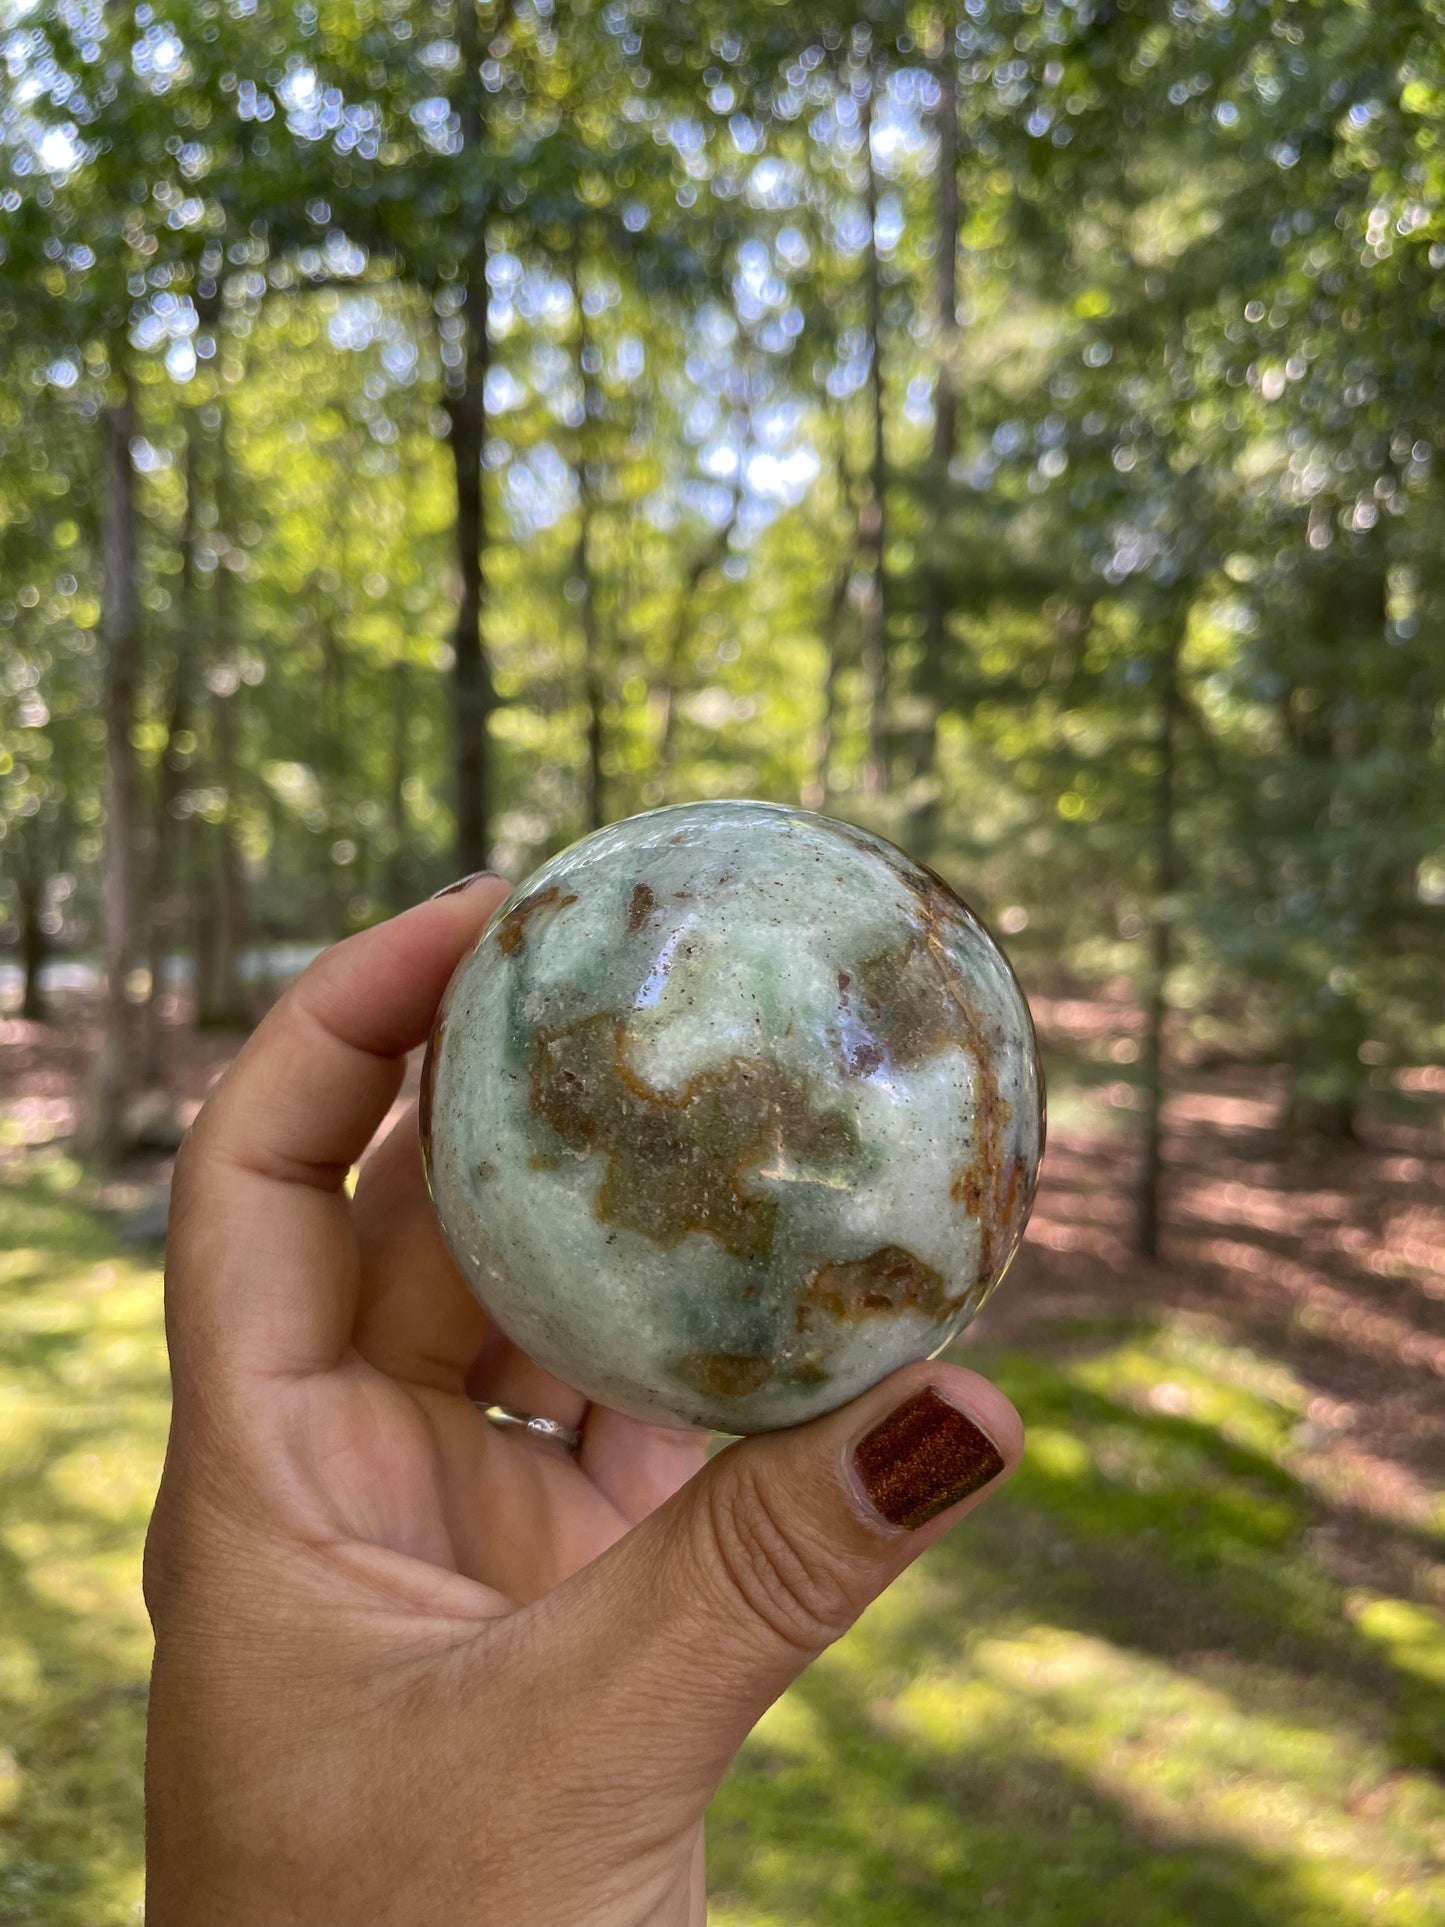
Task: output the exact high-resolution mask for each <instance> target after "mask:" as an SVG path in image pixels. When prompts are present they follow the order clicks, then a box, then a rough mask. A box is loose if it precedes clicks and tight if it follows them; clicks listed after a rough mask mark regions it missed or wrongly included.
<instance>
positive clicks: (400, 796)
mask: <svg viewBox="0 0 1445 1927" xmlns="http://www.w3.org/2000/svg"><path fill="white" fill-rule="evenodd" d="M391 680H392V699H391V785H390V794H389V797H388V805H389V808H388V814H389V816H390V818H391V855H390V857H389V859H388V861H387V875H386V894H387V901H388V902H389V903H390V905H391V908H392V910H393V911H398V910H404V909H405V908H406V906H407V905H408V904H409V903H410V901H411V897H412V889H411V886H412V880H413V879H412V869H413V866H412V861H411V843H410V826H409V824H408V822H407V815H406V779H407V777H408V775H409V774H410V769H409V758H408V755H407V751H408V749H409V747H410V742H411V672H410V668H409V666H408V665H407V664H406V663H405V662H402V661H400V660H398V661H396V662H394V663H393V664H392V665H391Z"/></svg>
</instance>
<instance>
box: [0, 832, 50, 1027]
mask: <svg viewBox="0 0 1445 1927" xmlns="http://www.w3.org/2000/svg"><path fill="white" fill-rule="evenodd" d="M37 836H38V831H37V826H36V821H35V818H34V817H29V818H22V819H21V822H20V823H19V824H18V825H16V827H15V829H14V831H13V832H12V835H11V839H10V846H9V847H10V849H11V853H12V855H13V858H14V859H15V893H16V895H17V896H18V898H19V899H20V965H21V969H22V970H23V971H24V973H25V976H24V989H23V991H22V993H21V998H20V1015H21V1016H22V1017H23V1018H25V1019H26V1020H27V1021H28V1022H29V1023H32V1024H43V1023H46V1022H48V1021H49V1012H48V1011H47V1009H46V1005H45V992H44V991H43V990H42V988H41V985H40V972H41V970H42V968H43V967H44V963H45V951H46V943H45V929H44V926H43V925H42V923H41V921H40V919H41V917H42V916H43V915H44V913H45V912H44V906H45V872H44V868H43V866H42V864H41V863H40V861H39V860H38V853H37V851H36V849H35V847H34V845H35V843H36V840H37Z"/></svg>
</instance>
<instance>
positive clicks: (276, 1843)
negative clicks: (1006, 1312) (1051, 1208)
mask: <svg viewBox="0 0 1445 1927" xmlns="http://www.w3.org/2000/svg"><path fill="white" fill-rule="evenodd" d="M504 893H505V885H503V884H501V883H500V882H497V881H495V880H493V879H490V878H488V879H484V880H482V881H479V882H477V883H475V884H473V885H472V886H471V887H470V888H468V889H465V890H463V891H461V892H459V893H457V894H449V895H446V896H443V897H441V898H439V899H436V900H434V901H433V902H431V903H427V904H423V905H421V906H420V907H419V908H417V909H415V910H412V911H409V912H407V914H406V915H404V916H401V917H398V918H396V919H394V920H393V921H392V922H390V923H387V924H383V925H381V926H380V927H378V928H377V929H374V930H370V931H367V932H366V933H365V934H363V935H361V936H358V937H353V938H350V939H349V940H347V941H346V942H345V943H342V944H338V945H337V946H336V947H335V948H334V949H332V950H330V951H328V952H327V953H326V954H325V955H324V956H322V957H321V958H319V959H318V960H317V962H316V963H315V964H313V965H312V966H311V968H310V969H309V970H308V971H307V972H306V973H305V975H304V976H302V977H301V978H300V979H299V981H298V982H297V984H296V985H295V987H294V988H293V989H292V990H291V991H290V992H289V993H288V994H287V995H286V996H285V997H284V998H283V999H282V1000H281V1002H280V1003H279V1004H278V1005H277V1006H276V1008H275V1009H274V1010H273V1011H272V1012H271V1013H270V1015H269V1016H268V1017H267V1018H266V1020H265V1021H264V1023H263V1024H262V1025H261V1026H260V1028H259V1029H258V1030H257V1032H256V1034H255V1036H254V1037H253V1038H252V1039H251V1040H250V1042H249V1043H248V1044H247V1045H246V1047H245V1049H244V1050H243V1051H242V1052H241V1054H240V1055H239V1057H238V1058H237V1059H236V1061H235V1063H234V1064H233V1065H232V1067H231V1069H230V1070H229V1071H228V1072H227V1074H226V1076H225V1077H224V1078H223V1079H222V1080H221V1083H220V1084H219V1085H218V1087H217V1089H216V1091H215V1092H214V1093H213V1095H212V1096H211V1098H210V1100H209V1101H208V1103H207V1104H206V1106H205V1108H204V1110H203V1111H202V1113H201V1115H200V1117H199V1118H198V1119H197V1121H196V1124H195V1126H194V1128H193V1130H192V1131H191V1134H190V1136H189V1138H188V1140H187V1142H186V1144H185V1146H184V1147H183V1149H182V1152H181V1156H180V1158H179V1160H178V1163H177V1168H176V1175H175V1184H174V1188H173V1204H172V1214H171V1229H170V1238H169V1244H168V1251H167V1265H166V1327H167V1336H168V1340H169V1344H170V1350H171V1362H172V1372H173V1377H174V1382H175V1407H174V1418H173V1423H172V1430H171V1440H170V1446H169V1449H168V1452H167V1457H166V1469H165V1474H164V1478H163V1480H162V1484H161V1490H160V1495H159V1497H158V1499H157V1503H156V1510H155V1517H154V1520H153V1522H152V1526H151V1532H150V1537H149V1540H148V1542H147V1547H146V1575H145V1579H146V1600H147V1604H148V1606H149V1609H150V1614H151V1619H152V1622H153V1624H154V1627H155V1634H156V1660H155V1670H154V1675H153V1680H152V1693H151V1708H150V1733H149V1746H148V1754H147V1769H146V1797H147V1814H148V1828H147V1833H148V1839H147V1846H148V1855H147V1858H148V1871H149V1885H148V1898H147V1913H146V1919H147V1922H148V1923H149V1927H182V1923H184V1927H233V1924H234V1927H241V1923H245V1927H293V1924H295V1927H299V1924H300V1923H303V1922H304V1923H307V1927H316V1924H317V1923H321V1922H327V1923H330V1922H338V1923H340V1922H345V1923H347V1927H353V1924H354V1927H372V1924H373V1923H376V1924H377V1927H380V1923H385V1924H386V1927H412V1924H413V1923H417V1924H418V1927H419V1924H420V1923H423V1922H425V1923H428V1927H430V1924H431V1923H435V1922H438V1921H447V1922H449V1923H455V1924H456V1927H466V1923H469V1922H477V1923H481V1922H486V1923H488V1924H489V1927H501V1923H507V1924H508V1927H512V1924H513V1923H515V1927H693V1924H695V1923H698V1922H701V1921H702V1920H703V1919H704V1916H705V1908H706V1903H705V1900H704V1897H703V1870H702V1819H703V1814H704V1811H705V1809H706V1807H707V1804H708V1801H709V1799H710V1798H711V1796H712V1793H713V1791H714V1789H715V1788H716V1786H717V1783H718V1781H719V1780H720V1778H721V1777H722V1774H723V1772H724V1771H725V1769H726V1767H727V1765H728V1763H729V1761H730V1760H731V1758H732V1756H733V1754H734V1753H735V1751H736V1749H737V1747H738V1745H739V1744H740V1743H741V1741H742V1739H743V1737H744V1735H745V1734H746V1733H747V1731H748V1729H749V1727H750V1726H751V1725H752V1724H753V1722H754V1721H755V1720H756V1719H757V1717H758V1715H759V1714H760V1713H761V1712H762V1711H763V1710H764V1709H765V1708H766V1707H767V1706H768V1705H769V1703H770V1702H771V1701H772V1700H774V1699H775V1698H776V1697H777V1696H778V1694H779V1693H781V1692H782V1691H783V1689H784V1688H785V1687H786V1686H787V1684H788V1683H789V1681H790V1680H792V1679H793V1678H794V1677H795V1676H796V1675H797V1674H798V1673H799V1672H801V1671H802V1669H803V1668H804V1667H805V1666H806V1665H807V1664H808V1662H809V1661H810V1660H811V1659H813V1658H814V1657H815V1656H816V1655H817V1654H818V1653H819V1652H821V1651H822V1650H823V1648H824V1647H825V1646H827V1645H828V1644H829V1643H830V1642H831V1641H832V1640H834V1639H836V1638H837V1637H838V1636H839V1634H841V1633H842V1632H843V1631H845V1630H846V1628H847V1627H848V1626H849V1625H850V1624H851V1623H852V1622H853V1620H854V1619H855V1618H856V1617H857V1615H858V1614H859V1613H860V1612H861V1611H862V1609H863V1608H864V1606H866V1605H867V1604H868V1602H869V1601H870V1600H871V1599H873V1598H874V1597H875V1596H876V1595H877V1594H878V1593H879V1592H881V1591H882V1590H883V1588H884V1587H885V1586H886V1585H887V1584H888V1583H889V1581H890V1580H891V1579H893V1578H894V1577H896V1575H897V1574H898V1573H899V1572H900V1571H901V1570H902V1569H903V1568H904V1567H905V1566H906V1565H908V1564H909V1563H910V1561H911V1560H913V1559H914V1558H916V1557H917V1555H918V1554H919V1553H920V1552H921V1551H922V1550H924V1548H925V1547H927V1546H929V1545H931V1544H932V1543H933V1541H934V1540H936V1539H937V1538H939V1537H940V1536H941V1535H942V1534H943V1533H944V1532H946V1531H947V1530H948V1529H949V1527H950V1526H951V1525H953V1524H954V1523H955V1522H956V1520H957V1519H958V1518H959V1517H960V1516H961V1515H962V1514H963V1513H965V1512H966V1511H968V1510H969V1508H970V1507H971V1505H972V1504H974V1503H975V1502H976V1501H977V1499H978V1497H979V1496H980V1495H981V1491H982V1490H983V1488H984V1487H985V1486H986V1485H989V1484H992V1483H994V1482H996V1481H997V1480H998V1479H999V1478H1001V1477H1003V1476H1004V1475H1005V1474H1006V1472H1007V1471H1008V1470H1009V1469H1011V1468H1012V1466H1013V1465H1014V1464H1016V1463H1017V1461H1018V1458H1019V1456H1020V1454H1021V1450H1022V1428H1021V1426H1020V1424H1019V1421H1018V1418H1017V1415H1016V1414H1015V1413H1014V1411H1013V1408H1012V1407H1011V1406H1010V1405H1009V1404H1008V1403H1007V1401H1006V1400H1005V1399H1004V1398H1003V1396H1002V1394H1001V1393H999V1392H998V1391H996V1390H995V1389H994V1388H993V1387H992V1386H990V1385H989V1384H987V1383H986V1382H985V1381H984V1380H982V1379H980V1378H979V1377H977V1376H976V1375H975V1374H974V1373H972V1372H967V1371H964V1370H961V1369H960V1368H958V1367H955V1366H948V1365H942V1364H937V1363H933V1364H921V1365H917V1366H911V1367H908V1368H907V1369H905V1370H903V1371H900V1372H897V1373H895V1374H894V1375H893V1376H892V1377H891V1378H889V1379H887V1380H885V1381H884V1382H883V1383H882V1384H880V1385H877V1386H875V1387H874V1388H873V1389H872V1390H871V1391H870V1392H868V1393H866V1394H865V1395H864V1396H863V1397H861V1398H859V1399H857V1400H855V1401H854V1402H853V1403H852V1404H851V1405H849V1406H846V1407H844V1408H843V1409H842V1410H841V1411H838V1412H835V1413H832V1414H830V1415H829V1416H828V1417H826V1418H823V1419H819V1420H816V1421H815V1422H814V1423H812V1424H810V1425H807V1426H802V1427H799V1428H797V1429H796V1430H794V1431H791V1432H785V1433H775V1434H772V1435H771V1436H768V1437H765V1438H757V1439H751V1440H747V1441H743V1442H741V1443H739V1444H737V1445H734V1446H731V1447H729V1448H728V1449H727V1450H726V1451H723V1452H721V1453H720V1454H718V1455H717V1456H716V1457H715V1458H714V1459H713V1460H712V1461H711V1462H710V1463H708V1464H707V1465H706V1466H704V1464H703V1460H704V1440H703V1439H702V1437H701V1436H700V1435H698V1434H696V1433H686V1432H673V1431H668V1430H665V1429H663V1428H660V1427H657V1426H650V1425H645V1424H642V1423H640V1422H638V1421H637V1420H634V1419H630V1418H625V1417H622V1416H621V1415H619V1414H618V1413H615V1412H611V1411H607V1410H604V1409H603V1408H601V1407H598V1406H592V1407H588V1405H587V1404H586V1401H585V1400H584V1399H583V1398H582V1397H581V1396H580V1395H579V1394H578V1393H576V1392H574V1391H572V1390H571V1389H570V1388H568V1387H567V1386H565V1385H563V1384H561V1383H560V1382H559V1381H557V1380H556V1379H554V1378H552V1377H550V1376H549V1375H548V1374H547V1373H545V1372H543V1371H541V1370H540V1369H539V1368H538V1367H537V1366H536V1365H534V1364H532V1363H531V1361H530V1360H528V1359H527V1358H525V1357H524V1356H523V1355H522V1354H521V1353H519V1352H518V1351H517V1350H516V1348H515V1347H513V1346H511V1345H510V1344H509V1343H508V1342H507V1341H506V1340H505V1339H504V1338H503V1337H502V1336H501V1335H500V1334H499V1333H498V1332H497V1331H496V1330H495V1329H494V1328H493V1327H491V1326H490V1325H489V1323H488V1320H487V1318H486V1316H485V1314H484V1313H483V1312H482V1311H481V1310H480V1308H479V1307H478V1306H477V1304H476V1302H475V1301H474V1300H473V1299H472V1297H471V1296H470V1294H469V1293H468V1292H467V1290H466V1289H465V1287H464V1286H463V1284H462V1282H461V1279H460V1278H459V1276H458V1274H457V1272H456V1270H455V1268H454V1267H453V1265H452V1263H451V1260H450V1258H449V1257H448V1255H447V1253H446V1250H445V1247H444V1246H443V1244H442V1241H441V1236H440V1233H439V1231H438V1229H437V1226H436V1223H435V1220H434V1218H433V1216H432V1213H431V1209H430V1206H429V1203H428V1201H427V1197H426V1191H425V1184H424V1181H423V1177H422V1171H421V1164H420V1158H419V1154H418V1149H417V1134H416V1122H415V1117H414V1115H413V1114H409V1115H408V1116H406V1117H405V1118H403V1120H402V1121H401V1123H400V1124H398V1125H397V1126H396V1128H395V1129H394V1130H393V1131H392V1132H391V1133H390V1135H389V1136H388V1137H387V1138H386V1139H385V1140H384V1142H383V1143H382V1144H381V1145H380V1147H379V1148H378V1149H377V1150H375V1151H374V1152H373V1153H372V1154H371V1156H370V1157H369V1158H368V1159H367V1161H366V1162H365V1163H364V1164H363V1166H362V1169H361V1174H360V1179H359V1182H358V1184H357V1186H356V1192H355V1196H354V1197H348V1196H347V1193H346V1189H345V1183H346V1178H347V1174H348V1172H349V1170H350V1168H351V1166H352V1164H353V1163H354V1161H355V1160H356V1159H357V1158H359V1157H360V1156H361V1155H362V1153H363V1152H364V1151H365V1150H366V1148H367V1145H368V1143H369V1141H370V1139H371V1137H372V1135H373V1134H374V1132H375V1131H376V1130H377V1128H378V1126H379V1124H380V1123H381V1121H382V1119H383V1118H384V1117H385V1115H386V1113H387V1111H388V1109H389V1108H390V1106H391V1104H392V1102H393V1100H394V1098H395V1096H396V1092H397V1090H398V1088H399V1085H400V1082H401V1078H402V1074H403V1067H404V1057H405V1053H406V1052H407V1051H408V1050H409V1049H411V1048H412V1047H413V1046H414V1045H416V1044H417V1043H419V1042H420V1041H421V1040H422V1039H423V1038H424V1037H425V1035H426V1033H427V1031H428V1029H429V1027H430V1024H431V1021H432V1018H433V1015H434V1014H435V1011H436V1007H437V1004H438V1002H439V1001H440V998H441V994H442V991H443V989H444V987H445V985H446V982H447V979H448V978H449V976H450V975H451V972H452V969H453V967H454V966H455V964H456V963H457V961H458V959H459V958H460V957H461V956H462V955H463V954H464V953H465V952H466V950H467V949H468V948H469V947H470V946H471V945H472V944H473V943H474V942H475V940H476V938H477V937H478V935H479V934H480V932H481V929H482V927H483V925H484V923H485V922H486V919H487V917H488V916H489V915H490V914H491V912H492V911H493V910H494V909H495V908H496V905H497V904H498V902H499V901H500V900H501V898H502V896H503V895H504ZM539 1235H542V1236H545V1227H539ZM477 1399H485V1400H489V1401H495V1402H497V1403H502V1404H507V1405H512V1406H517V1407H520V1408H522V1409H524V1410H527V1411H531V1412H537V1413H541V1414H544V1415H546V1416H548V1417H552V1418H556V1419H560V1420H562V1421H563V1422H564V1423H566V1424H568V1425H572V1426H576V1427H580V1429H581V1431H582V1444H581V1447H580V1449H579V1451H578V1453H577V1454H576V1456H575V1458H574V1457H573V1456H572V1455H571V1454H569V1453H566V1452H565V1451H563V1450H562V1449H561V1448H560V1447H559V1446H557V1445H555V1444H551V1443H547V1442H545V1441H540V1440H537V1439H534V1438H530V1437H527V1436H524V1435H519V1434H517V1433H514V1432H509V1431H500V1430H498V1429H496V1428H495V1427H494V1426H492V1425H490V1424H489V1423H488V1422H487V1420H486V1419H485V1418H484V1417H483V1416H482V1415H481V1413H480V1412H479V1411H478V1410H477V1408H476V1404H475V1403H474V1400H477ZM900 1408H901V1410H900ZM895 1415H896V1416H895ZM975 1421H976V1423H975ZM860 1442H861V1450H860V1449H859V1447H860ZM995 1448H996V1449H995ZM870 1493H871V1495H872V1497H871V1499H870ZM880 1506H881V1508H882V1510H881V1511H880V1509H879V1508H880ZM939 1506H943V1507H944V1509H943V1510H942V1511H939V1510H937V1508H938V1507H939ZM885 1513H886V1514H888V1515H889V1516H888V1517H885V1516H884V1514H885ZM890 1518H891V1519H894V1520H906V1521H907V1522H908V1523H902V1524H900V1523H890ZM910 1528H911V1529H910Z"/></svg>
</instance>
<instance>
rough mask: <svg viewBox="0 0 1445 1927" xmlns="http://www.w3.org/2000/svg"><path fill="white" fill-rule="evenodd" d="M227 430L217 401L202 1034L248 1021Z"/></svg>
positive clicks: (200, 961) (199, 990)
mask: <svg viewBox="0 0 1445 1927" xmlns="http://www.w3.org/2000/svg"><path fill="white" fill-rule="evenodd" d="M226 425H227V424H226V409H225V404H224V402H223V403H222V404H221V425H220V428H219V430H218V431H217V436H216V475H215V502H216V528H217V536H218V544H219V545H220V546H221V547H222V549H223V553H222V555H221V560H220V566H219V567H218V568H217V570H216V582H215V588H214V590H213V591H212V593H213V595H214V597H215V628H214V635H213V656H212V662H213V667H214V669H215V670H216V671H218V672H220V673H217V674H215V675H214V676H213V686H212V698H211V755H212V762H213V766H214V774H215V778H216V784H217V787H218V788H219V789H221V790H223V791H224V792H225V797H226V804H225V810H224V813H223V815H222V817H221V821H220V822H219V823H218V824H217V825H216V829H215V840H214V851H215V855H214V863H213V864H212V865H208V866H207V871H208V878H209V882H210V886H211V887H210V891H209V893H208V894H209V895H210V909H209V914H208V915H207V914H205V913H203V917H204V922H203V932H202V934H203V937H204V942H203V943H202V944H200V945H199V946H198V951H197V959H196V1021H197V1023H198V1024H200V1025H201V1027H202V1028H203V1029H207V1030H245V1029H247V1028H248V1027H249V1025H250V1021H251V1016H250V1008H249V1000H248V999H247V996H246V991H245V986H244V985H243V983H242V981H241V947H242V945H243V944H244V942H245V936H246V921H247V918H246V883H245V876H244V873H243V871H242V867H241V848H240V839H239V829H240V809H239V804H238V798H239V792H240V784H241V761H240V757H239V755H238V753H237V745H236V735H237V721H236V716H237V709H238V706H239V704H240V702H241V690H242V689H243V688H244V687H245V685H244V684H243V683H242V682H241V681H240V680H239V678H234V658H235V655H236V614H235V572H234V570H232V569H231V568H230V567H228V555H229V550H230V545H231V529H232V526H233V521H234V515H233V510H234V503H233V501H232V496H231V472H230V449H229V445H228V440H227V435H226ZM227 672H229V673H227ZM233 678H234V679H233Z"/></svg>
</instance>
